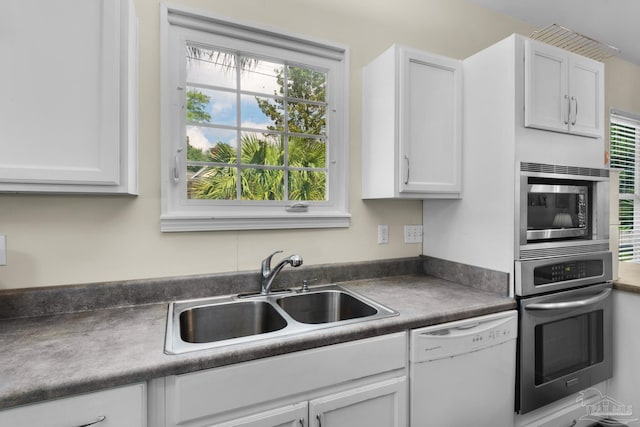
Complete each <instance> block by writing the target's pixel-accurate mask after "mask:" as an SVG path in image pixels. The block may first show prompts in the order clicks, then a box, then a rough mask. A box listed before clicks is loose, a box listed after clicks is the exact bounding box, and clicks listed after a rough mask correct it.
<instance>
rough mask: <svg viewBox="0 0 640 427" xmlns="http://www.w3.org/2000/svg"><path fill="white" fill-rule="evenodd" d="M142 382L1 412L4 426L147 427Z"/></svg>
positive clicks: (0, 415)
mask: <svg viewBox="0 0 640 427" xmlns="http://www.w3.org/2000/svg"><path fill="white" fill-rule="evenodd" d="M146 394H147V389H146V385H145V384H144V383H141V384H134V385H130V386H126V387H120V388H114V389H109V390H103V391H98V392H95V393H88V394H82V395H79V396H73V397H67V398H64V399H57V400H50V401H46V402H42V403H36V404H33V405H25V406H19V407H16V408H12V409H6V410H4V411H0V426H7V427H9V426H10V427H33V426H47V427H78V426H89V425H91V426H95V427H146V425H147V405H146Z"/></svg>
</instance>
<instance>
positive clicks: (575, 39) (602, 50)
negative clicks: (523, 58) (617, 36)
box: [530, 24, 620, 61]
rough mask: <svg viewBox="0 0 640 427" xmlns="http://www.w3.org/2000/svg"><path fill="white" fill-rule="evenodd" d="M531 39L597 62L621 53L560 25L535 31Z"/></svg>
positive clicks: (615, 48) (552, 25)
mask: <svg viewBox="0 0 640 427" xmlns="http://www.w3.org/2000/svg"><path fill="white" fill-rule="evenodd" d="M530 37H531V38H532V39H534V40H540V41H541V42H545V43H547V44H550V45H553V46H557V47H560V48H562V49H565V50H568V51H569V52H573V53H577V54H579V55H582V56H586V57H587V58H591V59H595V60H596V61H604V60H605V59H609V58H611V57H612V56H616V55H618V54H619V53H620V49H618V48H617V47H613V46H610V45H608V44H605V43H602V42H599V41H598V40H594V39H592V38H591V37H587V36H585V35H582V34H580V33H577V32H575V31H573V30H570V29H568V28H566V27H563V26H561V25H558V24H551V25H549V26H548V27H545V28H543V29H541V30H537V31H534V32H533V33H532V34H531V36H530Z"/></svg>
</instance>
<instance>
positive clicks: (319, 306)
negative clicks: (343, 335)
mask: <svg viewBox="0 0 640 427" xmlns="http://www.w3.org/2000/svg"><path fill="white" fill-rule="evenodd" d="M276 302H277V304H278V305H279V306H280V307H282V309H283V310H284V311H286V312H287V314H288V315H289V316H291V317H293V318H294V319H295V320H297V321H298V322H301V323H313V324H317V323H330V322H339V321H343V320H349V319H358V318H361V317H369V316H373V315H375V314H377V313H378V310H377V309H375V308H374V307H373V306H371V305H369V304H367V303H366V302H364V301H362V300H360V299H357V298H355V297H354V296H352V295H350V294H348V293H346V292H342V291H334V290H328V291H324V292H310V293H301V294H297V295H293V296H286V297H282V298H278V300H277V301H276Z"/></svg>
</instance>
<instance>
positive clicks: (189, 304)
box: [165, 285, 398, 354]
mask: <svg viewBox="0 0 640 427" xmlns="http://www.w3.org/2000/svg"><path fill="white" fill-rule="evenodd" d="M397 314H398V312H397V311H395V310H392V309H390V308H388V307H385V306H383V305H382V304H379V303H377V302H375V301H373V300H370V299H368V298H366V297H364V296H362V295H360V294H357V293H355V292H353V291H350V290H348V289H345V288H343V287H341V286H338V285H321V286H311V287H309V288H308V290H304V291H301V290H287V291H284V292H273V293H270V294H268V295H259V294H258V295H253V296H225V297H213V298H206V299H195V300H187V301H176V302H172V303H170V304H169V312H168V316H167V335H166V339H165V353H168V354H180V353H186V352H190V351H196V350H204V349H210V348H216V347H221V346H226V345H231V344H241V343H247V342H252V341H256V340H264V339H269V338H278V337H283V336H288V335H293V334H299V333H302V332H307V331H312V330H319V329H324V328H329V327H334V326H339V325H346V324H350V323H356V322H364V321H371V320H376V319H381V318H385V317H390V316H395V315H397Z"/></svg>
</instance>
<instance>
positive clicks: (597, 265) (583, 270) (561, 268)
mask: <svg viewBox="0 0 640 427" xmlns="http://www.w3.org/2000/svg"><path fill="white" fill-rule="evenodd" d="M603 270H604V265H603V262H602V260H595V259H594V260H582V261H570V262H560V263H557V264H546V265H541V266H538V267H535V268H534V269H533V278H534V284H535V285H545V284H548V283H558V282H567V281H569V280H578V279H585V278H588V277H599V276H602V274H603Z"/></svg>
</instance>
